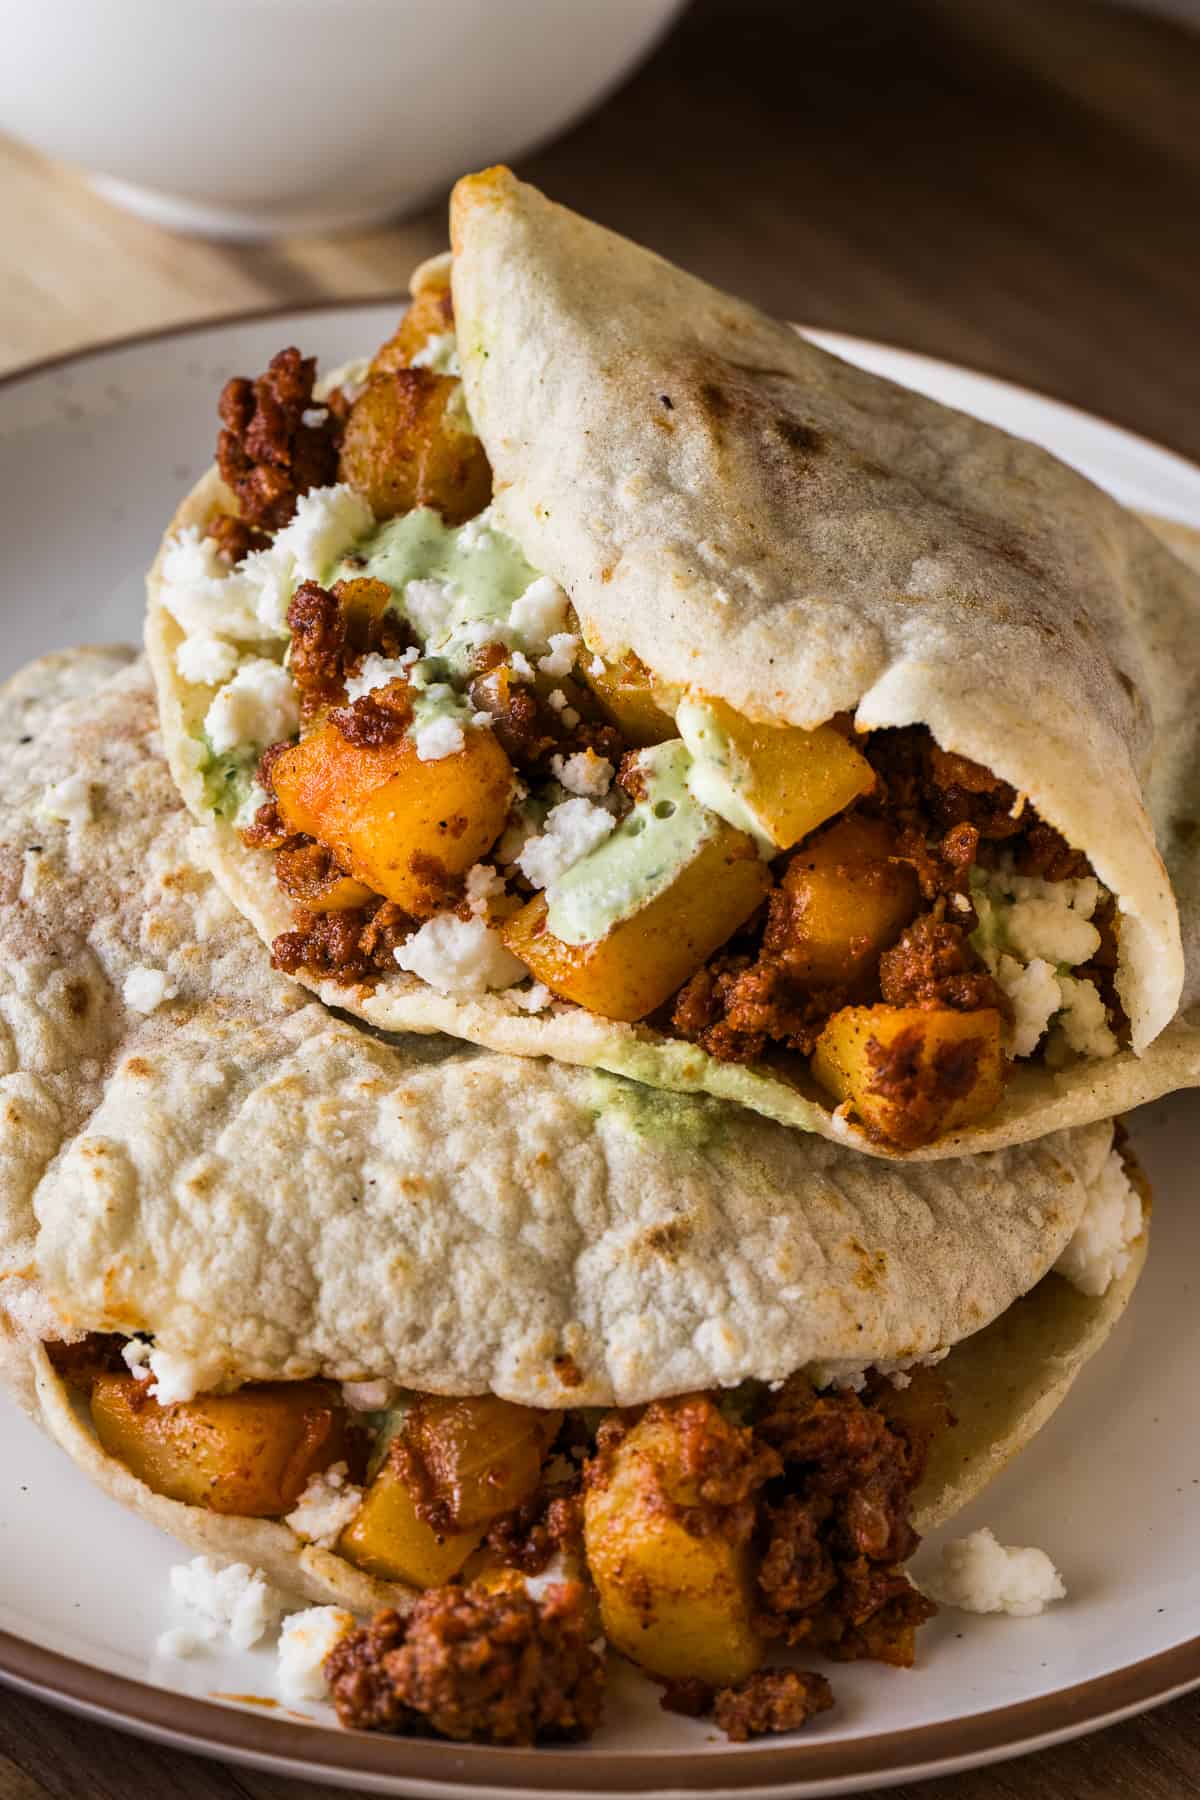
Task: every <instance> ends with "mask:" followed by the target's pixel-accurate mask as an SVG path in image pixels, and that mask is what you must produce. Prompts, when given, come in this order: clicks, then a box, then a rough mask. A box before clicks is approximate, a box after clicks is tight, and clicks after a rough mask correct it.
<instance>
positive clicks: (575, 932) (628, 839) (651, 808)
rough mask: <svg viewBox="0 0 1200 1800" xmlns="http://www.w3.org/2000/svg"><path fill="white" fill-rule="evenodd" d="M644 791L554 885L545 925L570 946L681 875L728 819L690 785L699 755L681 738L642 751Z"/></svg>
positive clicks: (625, 915)
mask: <svg viewBox="0 0 1200 1800" xmlns="http://www.w3.org/2000/svg"><path fill="white" fill-rule="evenodd" d="M638 764H639V767H640V768H641V770H642V772H643V774H644V776H645V780H646V794H645V797H644V798H643V799H641V800H639V801H638V802H637V804H636V805H635V806H634V808H633V810H632V812H630V813H627V814H626V816H625V818H623V819H622V820H621V823H620V824H619V825H618V826H617V828H616V830H615V831H614V832H613V833H612V834H611V836H609V837H607V838H605V839H604V841H603V843H601V844H598V845H597V846H596V848H595V849H594V850H589V852H588V854H587V855H586V856H583V857H580V859H579V861H578V862H577V863H574V864H572V866H571V867H570V868H569V869H568V870H567V872H566V873H565V875H563V876H562V877H561V878H560V880H558V881H556V882H555V884H554V886H553V888H552V889H548V890H547V894H546V898H547V900H548V902H549V911H548V913H547V918H546V923H547V925H548V927H549V929H550V931H551V932H553V934H554V936H555V937H556V938H559V939H561V941H562V942H563V943H564V944H594V943H598V942H599V940H600V939H601V938H603V937H606V936H607V935H608V933H609V932H610V931H611V930H612V929H613V927H614V926H616V925H620V924H621V923H622V922H623V920H625V919H631V918H632V917H633V915H634V913H638V912H641V910H642V908H643V907H645V906H649V905H650V903H651V901H653V900H657V898H658V896H659V895H660V894H664V893H665V892H666V891H667V889H668V888H669V887H670V886H671V885H672V883H673V882H674V881H676V880H677V878H678V876H679V874H680V872H681V871H682V870H683V869H686V868H687V866H688V864H689V863H691V862H693V861H694V860H695V858H696V857H697V856H698V855H699V854H700V851H701V850H702V849H703V847H704V845H705V844H707V843H708V842H709V841H710V840H711V839H712V838H713V837H715V836H716V834H717V833H718V832H719V831H723V830H724V825H723V822H722V821H721V820H720V819H719V818H718V817H717V815H716V813H714V812H710V811H709V809H708V808H707V807H706V806H701V804H700V802H699V801H698V800H697V799H696V798H695V796H694V794H693V793H692V791H691V788H690V787H689V785H688V776H689V773H690V771H691V767H692V758H691V756H690V755H689V753H688V749H687V746H686V745H685V744H684V743H683V742H682V740H681V739H679V738H672V739H671V741H670V742H669V743H666V744H656V745H655V746H654V748H653V749H650V750H643V751H642V752H641V753H640V755H639V757H638Z"/></svg>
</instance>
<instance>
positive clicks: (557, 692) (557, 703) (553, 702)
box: [546, 688, 567, 713]
mask: <svg viewBox="0 0 1200 1800" xmlns="http://www.w3.org/2000/svg"><path fill="white" fill-rule="evenodd" d="M546 704H547V706H552V707H553V708H554V710H555V712H556V713H560V712H565V711H566V706H567V696H566V695H565V694H564V693H563V691H562V689H561V688H554V689H553V690H552V691H551V692H550V693H549V694H547V695H546Z"/></svg>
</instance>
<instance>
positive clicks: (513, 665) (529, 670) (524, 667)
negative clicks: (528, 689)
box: [508, 650, 533, 681]
mask: <svg viewBox="0 0 1200 1800" xmlns="http://www.w3.org/2000/svg"><path fill="white" fill-rule="evenodd" d="M508 666H509V668H510V669H511V670H512V672H513V674H514V675H515V676H516V677H517V679H518V680H519V681H532V680H533V664H532V663H531V662H530V660H529V658H528V657H527V656H524V655H523V654H522V653H521V651H520V650H514V651H513V653H512V655H511V656H510V657H509V659H508Z"/></svg>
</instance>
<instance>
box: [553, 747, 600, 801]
mask: <svg viewBox="0 0 1200 1800" xmlns="http://www.w3.org/2000/svg"><path fill="white" fill-rule="evenodd" d="M550 772H551V774H552V775H553V776H554V778H555V780H556V781H559V782H561V783H562V785H563V787H565V788H566V790H567V792H568V794H582V795H583V796H584V797H585V799H590V800H602V799H603V798H604V796H605V794H607V792H608V790H609V788H610V787H611V786H612V779H613V766H612V764H611V763H610V762H609V760H608V758H607V757H606V756H597V755H596V752H595V751H594V750H579V751H577V752H576V753H575V755H574V756H552V757H551V758H550Z"/></svg>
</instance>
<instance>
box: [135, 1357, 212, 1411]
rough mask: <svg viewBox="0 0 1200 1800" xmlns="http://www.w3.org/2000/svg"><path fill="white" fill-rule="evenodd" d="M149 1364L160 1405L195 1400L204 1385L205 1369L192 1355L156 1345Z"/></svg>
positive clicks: (155, 1393)
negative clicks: (176, 1353)
mask: <svg viewBox="0 0 1200 1800" xmlns="http://www.w3.org/2000/svg"><path fill="white" fill-rule="evenodd" d="M149 1365H150V1373H151V1375H152V1376H153V1377H154V1398H155V1399H156V1400H157V1401H158V1404H159V1405H160V1406H173V1405H174V1404H175V1402H176V1401H177V1400H194V1399H195V1398H196V1395H197V1394H198V1393H199V1392H200V1390H201V1388H202V1387H203V1386H204V1370H203V1368H202V1367H201V1365H200V1364H199V1363H197V1362H194V1361H193V1360H192V1359H191V1358H190V1357H187V1356H176V1355H175V1354H174V1352H172V1351H170V1350H160V1349H159V1348H158V1346H157V1345H156V1346H155V1347H154V1349H153V1350H151V1352H150V1356H149ZM130 1366H131V1367H132V1365H130Z"/></svg>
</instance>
